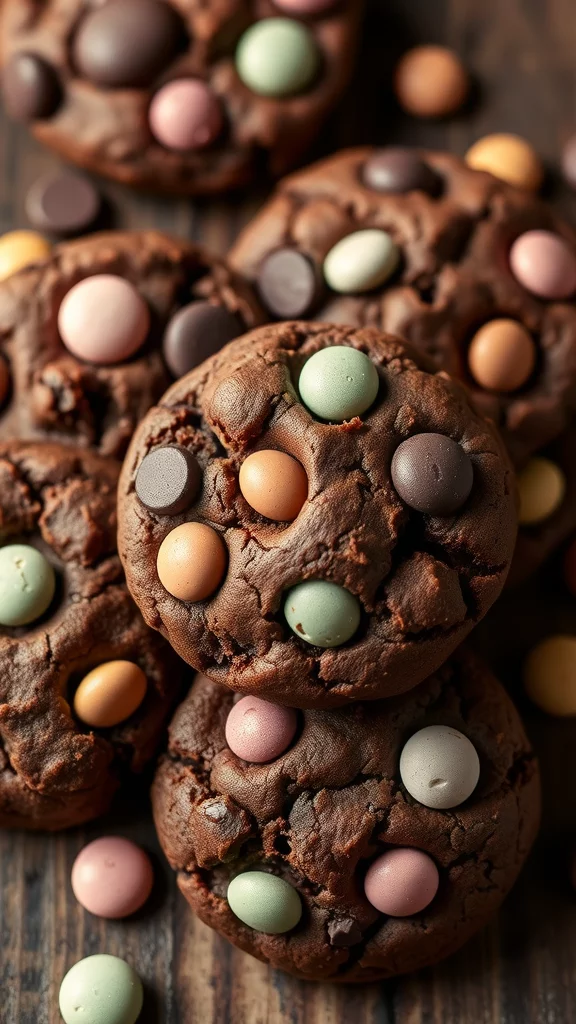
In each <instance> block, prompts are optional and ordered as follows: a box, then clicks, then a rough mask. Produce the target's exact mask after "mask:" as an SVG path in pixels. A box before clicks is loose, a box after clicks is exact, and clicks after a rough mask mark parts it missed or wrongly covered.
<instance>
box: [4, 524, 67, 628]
mask: <svg viewBox="0 0 576 1024" xmlns="http://www.w3.org/2000/svg"><path fill="white" fill-rule="evenodd" d="M55 590H56V577H55V574H54V569H53V568H52V566H51V565H50V562H49V561H48V559H47V558H45V557H44V555H43V554H41V552H40V551H37V550H36V548H33V547H30V545H29V544H6V545H5V547H2V548H0V625H2V626H28V625H29V624H30V623H31V622H35V621H36V619H39V618H41V616H42V615H44V612H45V611H47V609H48V608H49V607H50V604H51V603H52V598H53V597H54V592H55Z"/></svg>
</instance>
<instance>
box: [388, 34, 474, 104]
mask: <svg viewBox="0 0 576 1024" xmlns="http://www.w3.org/2000/svg"><path fill="white" fill-rule="evenodd" d="M394 84H395V90H396V96H397V98H398V102H399V103H400V106H401V107H403V109H404V110H405V111H406V112H407V113H408V114H412V115H413V116H414V117H447V116H448V115H449V114H454V113H456V111H457V110H459V109H460V107H461V106H462V105H463V104H464V102H465V100H466V97H467V95H468V90H469V88H470V82H469V78H468V74H467V72H466V70H465V68H464V65H463V64H462V61H461V60H460V58H459V57H458V55H457V54H456V53H454V52H453V51H452V50H447V49H445V48H444V47H443V46H417V47H415V48H414V49H413V50H409V51H408V53H406V54H404V56H403V57H402V58H401V60H400V62H399V63H398V65H397V67H396V72H395V76H394Z"/></svg>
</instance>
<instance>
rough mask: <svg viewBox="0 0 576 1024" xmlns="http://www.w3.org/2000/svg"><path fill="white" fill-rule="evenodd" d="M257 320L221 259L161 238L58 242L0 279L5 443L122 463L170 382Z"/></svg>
mask: <svg viewBox="0 0 576 1024" xmlns="http://www.w3.org/2000/svg"><path fill="white" fill-rule="evenodd" d="M261 316H262V314H261V313H260V312H259V311H258V304H257V303H256V302H255V301H253V300H252V297H251V294H250V287H249V286H248V285H244V284H243V283H242V282H241V281H239V280H238V279H237V276H236V275H234V274H232V273H230V271H229V270H228V269H227V268H226V266H225V265H224V264H223V263H222V262H221V261H219V260H214V259H211V258H210V257H209V256H207V255H206V254H205V253H204V252H203V251H202V250H201V249H199V248H198V247H196V246H194V245H191V244H189V243H187V242H180V241H175V240H174V239H171V238H168V237H167V236H165V235H162V234H160V233H158V232H155V231H144V232H119V231H118V232H109V233H105V234H99V235H93V236H91V237H88V238H83V239H80V240H78V241H75V242H67V243H64V244H62V245H59V246H56V247H55V248H54V249H53V251H52V254H51V255H50V256H49V257H47V258H46V259H45V260H44V261H43V262H41V263H39V264H38V265H36V266H33V267H31V268H29V269H26V270H22V271H21V272H20V273H18V274H15V275H13V276H11V277H9V278H8V280H6V281H4V282H2V283H0V352H1V353H2V355H3V357H4V360H5V362H4V366H6V367H7V369H8V371H9V386H7V387H6V388H5V389H4V402H3V405H2V408H0V437H4V438H10V437H21V438H42V439H49V440H57V441H69V442H73V443H74V444H77V445H81V446H91V447H94V448H97V449H98V450H99V451H100V453H101V454H103V455H110V456H115V457H117V458H119V457H121V456H122V455H123V454H124V452H125V450H126V446H127V443H128V441H129V439H130V437H131V436H132V433H133V431H134V427H135V426H136V424H137V423H138V422H139V420H140V419H141V418H142V416H143V415H144V414H145V413H146V412H147V410H148V409H149V408H150V406H151V405H153V403H154V402H155V401H156V400H157V399H158V398H159V397H160V395H162V393H163V392H164V391H165V390H166V388H167V386H168V384H169V383H170V381H171V380H172V379H173V378H174V377H178V376H180V375H181V374H182V373H185V372H186V371H187V370H189V369H191V368H192V367H193V366H195V365H196V364H197V363H198V362H201V361H202V360H203V359H205V358H206V356H208V355H211V354H212V353H213V352H214V351H216V349H218V348H219V347H220V346H221V345H223V344H224V342H226V341H229V340H230V339H231V338H233V337H235V336H236V335H237V334H238V333H241V332H242V331H243V330H245V329H246V328H247V327H249V326H253V325H254V324H255V323H258V322H259V320H260V319H261Z"/></svg>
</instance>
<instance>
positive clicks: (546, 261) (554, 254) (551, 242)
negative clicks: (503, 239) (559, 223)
mask: <svg viewBox="0 0 576 1024" xmlns="http://www.w3.org/2000/svg"><path fill="white" fill-rule="evenodd" d="M510 268H511V270H512V273H513V274H514V276H515V277H516V280H517V281H518V282H519V283H520V284H521V285H522V286H523V287H524V288H526V289H527V290H528V291H529V292H532V293H533V294H534V295H538V296H539V297H540V298H542V299H568V298H570V296H571V295H573V293H574V292H575V291H576V253H574V252H573V250H572V249H571V248H570V246H569V245H568V243H567V242H565V241H564V239H563V238H560V236H559V235H555V234H553V232H551V231H526V232H525V233H524V234H523V235H520V237H519V238H517V239H516V241H515V242H514V245H513V246H512V248H511V250H510Z"/></svg>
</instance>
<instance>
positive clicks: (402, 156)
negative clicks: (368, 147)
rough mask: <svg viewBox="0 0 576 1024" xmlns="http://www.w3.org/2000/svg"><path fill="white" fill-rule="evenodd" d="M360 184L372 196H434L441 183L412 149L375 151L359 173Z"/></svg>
mask: <svg viewBox="0 0 576 1024" xmlns="http://www.w3.org/2000/svg"><path fill="white" fill-rule="evenodd" d="M362 180H363V182H364V184H365V185H367V186H368V188H372V189H374V191H375V192H397V193H398V192H400V193H404V192H414V191H419V192H427V193H428V194H429V195H431V196H436V195H438V193H439V192H440V190H441V188H442V179H441V178H440V176H439V175H438V174H436V172H435V171H433V170H432V168H431V167H429V166H428V164H425V163H424V161H423V160H421V159H420V157H419V156H418V154H417V153H416V152H414V150H412V149H402V148H401V147H399V146H398V147H397V146H390V148H389V149H380V150H377V151H376V152H375V153H374V155H373V156H371V157H370V159H369V160H367V161H366V163H365V164H364V167H363V169H362Z"/></svg>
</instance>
